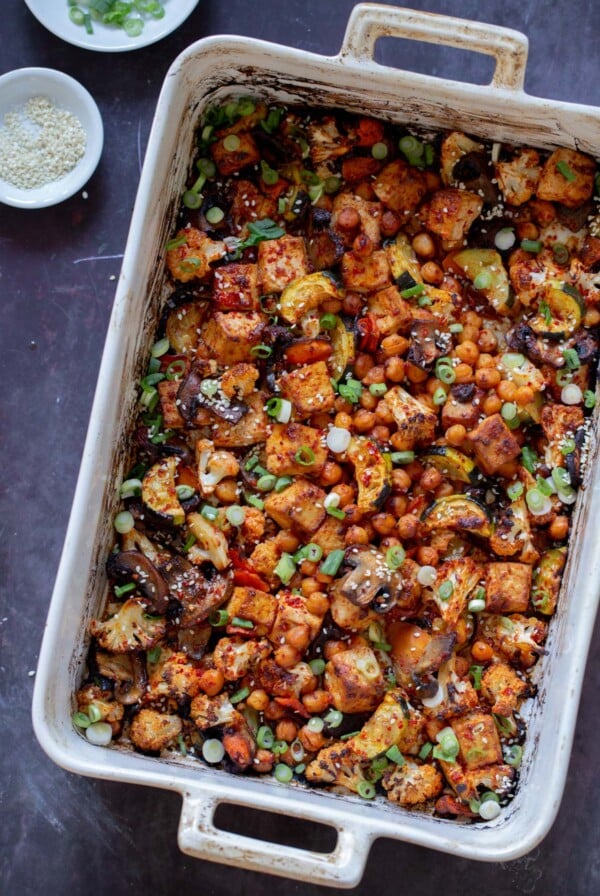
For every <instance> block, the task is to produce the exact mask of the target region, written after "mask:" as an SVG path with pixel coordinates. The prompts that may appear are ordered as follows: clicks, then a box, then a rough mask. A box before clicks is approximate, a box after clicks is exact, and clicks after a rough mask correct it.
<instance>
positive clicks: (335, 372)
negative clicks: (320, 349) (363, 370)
mask: <svg viewBox="0 0 600 896" xmlns="http://www.w3.org/2000/svg"><path fill="white" fill-rule="evenodd" d="M329 335H330V339H331V347H332V349H333V351H332V353H331V355H330V357H329V360H328V362H327V363H328V366H329V372H330V374H331V377H332V379H334V380H335V381H336V382H337V380H339V379H340V378H341V377H342V376H343V375H344V373H345V371H346V368H347V367H349V366H350V364H352V363H353V362H354V358H355V355H356V344H355V341H354V333H351V332H350V330H347V329H346V327H345V326H344V322H343V321H342V320H338V322H337V323H336V325H335V327H334V328H333V329H332V330H330V334H329Z"/></svg>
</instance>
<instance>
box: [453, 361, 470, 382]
mask: <svg viewBox="0 0 600 896" xmlns="http://www.w3.org/2000/svg"><path fill="white" fill-rule="evenodd" d="M454 375H455V377H456V382H457V383H472V382H473V368H472V367H471V365H470V364H464V363H461V364H457V365H456V367H455V368H454Z"/></svg>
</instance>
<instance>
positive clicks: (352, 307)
mask: <svg viewBox="0 0 600 896" xmlns="http://www.w3.org/2000/svg"><path fill="white" fill-rule="evenodd" d="M364 303H365V300H364V297H363V296H361V295H360V294H359V293H357V292H347V293H346V295H345V296H344V298H343V300H342V308H343V310H344V313H345V314H349V315H350V316H351V317H356V315H357V314H360V313H361V311H362V309H363V305H364Z"/></svg>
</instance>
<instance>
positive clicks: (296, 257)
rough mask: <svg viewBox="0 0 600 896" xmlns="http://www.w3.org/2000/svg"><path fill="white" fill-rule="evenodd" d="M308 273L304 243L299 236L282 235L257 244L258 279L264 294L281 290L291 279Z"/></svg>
mask: <svg viewBox="0 0 600 896" xmlns="http://www.w3.org/2000/svg"><path fill="white" fill-rule="evenodd" d="M308 273H309V265H308V255H307V254H306V244H305V242H304V238H303V237H301V236H288V235H287V234H286V235H285V236H282V237H281V238H280V239H278V240H263V242H262V243H259V244H258V279H259V282H260V285H261V289H262V292H263V293H264V294H267V293H271V292H281V291H282V290H283V289H285V287H286V286H287V285H288V283H291V282H292V280H297V279H298V277H304V276H305V275H306V274H308Z"/></svg>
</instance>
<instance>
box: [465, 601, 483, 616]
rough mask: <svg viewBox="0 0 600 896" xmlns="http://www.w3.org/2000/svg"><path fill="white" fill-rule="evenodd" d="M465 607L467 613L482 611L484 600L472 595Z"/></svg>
mask: <svg viewBox="0 0 600 896" xmlns="http://www.w3.org/2000/svg"><path fill="white" fill-rule="evenodd" d="M467 609H468V611H469V613H483V611H484V610H485V600H481V599H480V598H478V597H473V598H471V600H470V601H469V603H468V604H467Z"/></svg>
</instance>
